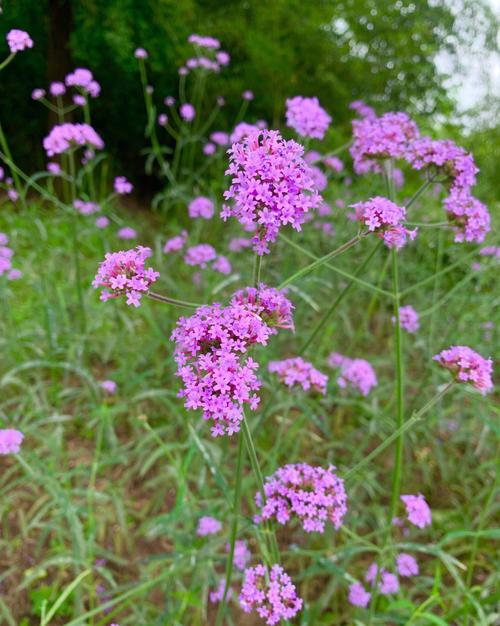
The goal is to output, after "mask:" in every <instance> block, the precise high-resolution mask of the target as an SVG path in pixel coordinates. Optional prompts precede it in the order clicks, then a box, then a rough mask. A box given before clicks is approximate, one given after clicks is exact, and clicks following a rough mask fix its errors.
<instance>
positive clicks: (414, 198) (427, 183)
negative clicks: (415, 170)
mask: <svg viewBox="0 0 500 626" xmlns="http://www.w3.org/2000/svg"><path fill="white" fill-rule="evenodd" d="M433 182H434V179H433V178H429V179H427V180H426V181H425V183H424V184H423V185H421V186H420V187H419V188H418V189H417V191H416V192H415V193H414V194H413V196H412V197H411V198H410V199H409V200H408V202H407V203H406V205H405V209H406V210H408V209H409V208H410V207H411V205H412V204H414V203H415V202H416V201H417V200H418V199H419V198H420V196H421V195H422V194H423V193H424V191H426V189H427V188H428V187H429V186H430V185H432V183H433Z"/></svg>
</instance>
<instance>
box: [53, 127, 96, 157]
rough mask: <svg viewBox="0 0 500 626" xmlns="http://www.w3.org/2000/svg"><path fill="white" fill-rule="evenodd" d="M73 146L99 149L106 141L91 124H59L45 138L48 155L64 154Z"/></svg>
mask: <svg viewBox="0 0 500 626" xmlns="http://www.w3.org/2000/svg"><path fill="white" fill-rule="evenodd" d="M73 146H90V147H92V148H95V149H97V150H102V148H104V142H103V140H102V139H101V138H100V137H99V135H98V134H97V133H96V131H95V130H94V129H93V128H92V126H89V124H70V123H65V124H58V125H56V126H54V127H53V128H52V130H51V131H50V133H49V134H48V135H47V137H45V139H44V140H43V147H44V149H45V151H46V152H47V155H48V156H54V155H55V154H62V153H63V152H66V151H67V150H69V149H70V148H72V147H73Z"/></svg>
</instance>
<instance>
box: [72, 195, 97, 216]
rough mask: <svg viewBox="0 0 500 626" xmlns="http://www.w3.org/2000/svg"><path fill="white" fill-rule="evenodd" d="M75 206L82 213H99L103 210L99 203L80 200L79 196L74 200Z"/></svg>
mask: <svg viewBox="0 0 500 626" xmlns="http://www.w3.org/2000/svg"><path fill="white" fill-rule="evenodd" d="M73 206H74V208H75V209H76V210H77V211H78V213H80V215H92V213H98V212H99V211H100V210H101V207H100V206H99V205H98V204H97V203H95V202H89V201H86V200H80V199H78V198H77V199H76V200H75V201H74V202H73Z"/></svg>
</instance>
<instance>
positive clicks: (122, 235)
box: [116, 226, 137, 241]
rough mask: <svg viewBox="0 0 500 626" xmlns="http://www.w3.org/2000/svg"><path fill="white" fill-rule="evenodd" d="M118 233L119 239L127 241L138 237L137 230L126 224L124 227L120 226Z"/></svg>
mask: <svg viewBox="0 0 500 626" xmlns="http://www.w3.org/2000/svg"><path fill="white" fill-rule="evenodd" d="M116 235H117V237H118V239H124V240H126V241H128V240H130V239H137V231H136V230H135V229H134V228H131V227H130V226H124V227H123V228H119V229H118V231H117V233H116Z"/></svg>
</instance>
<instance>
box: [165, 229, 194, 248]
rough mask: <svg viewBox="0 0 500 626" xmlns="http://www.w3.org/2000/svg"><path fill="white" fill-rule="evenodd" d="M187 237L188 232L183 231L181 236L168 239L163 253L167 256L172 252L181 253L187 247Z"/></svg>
mask: <svg viewBox="0 0 500 626" xmlns="http://www.w3.org/2000/svg"><path fill="white" fill-rule="evenodd" d="M187 236H188V232H187V230H183V231H182V232H181V234H180V235H176V236H175V237H171V238H170V239H167V241H166V242H165V245H164V246H163V252H164V253H165V254H170V252H179V251H180V250H182V249H183V248H184V246H185V245H186V241H187Z"/></svg>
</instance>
